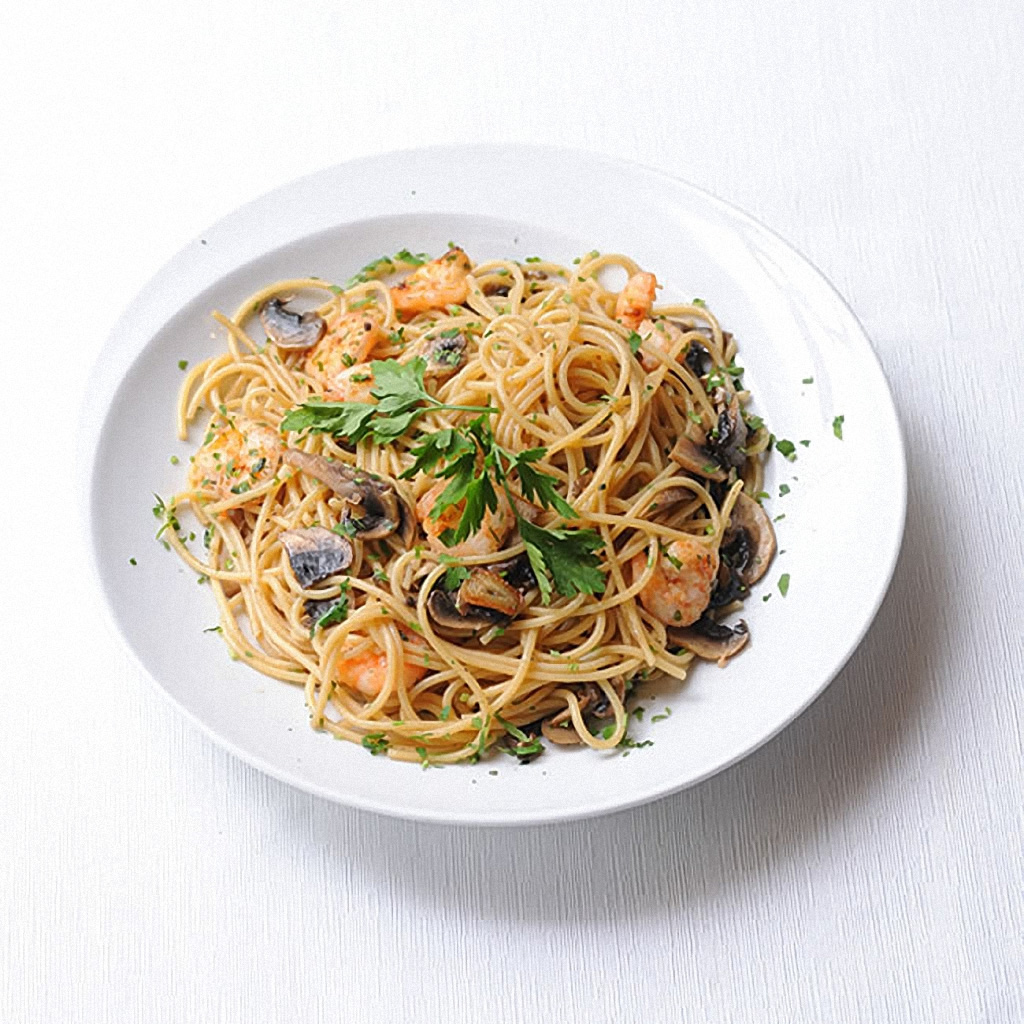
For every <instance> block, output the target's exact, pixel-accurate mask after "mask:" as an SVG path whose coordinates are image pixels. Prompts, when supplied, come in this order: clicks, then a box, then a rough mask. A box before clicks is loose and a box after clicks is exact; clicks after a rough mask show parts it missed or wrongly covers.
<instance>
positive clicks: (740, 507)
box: [722, 491, 775, 587]
mask: <svg viewBox="0 0 1024 1024" xmlns="http://www.w3.org/2000/svg"><path fill="white" fill-rule="evenodd" d="M743 535H745V536H746V538H747V540H746V546H747V548H748V551H747V552H746V558H745V559H744V561H743V564H742V566H739V567H737V570H736V571H737V572H738V574H739V577H740V579H741V580H742V581H743V583H745V584H746V585H747V586H748V587H749V586H752V585H753V584H755V583H756V582H757V581H758V580H759V579H760V578H761V577H762V576H763V575H764V574H765V573H766V572H767V571H768V566H769V565H771V561H772V559H773V558H774V557H775V527H773V526H772V521H771V520H770V519H769V518H768V514H767V513H766V512H765V510H764V509H763V508H761V506H760V505H759V504H758V503H757V502H756V501H755V500H754V499H753V498H751V497H750V496H749V495H748V494H745V493H744V492H743V491H740V493H739V495H738V496H737V498H736V504H735V505H734V506H733V509H732V515H731V516H730V517H729V528H728V529H727V530H726V531H725V536H724V537H723V538H722V543H723V547H726V546H728V545H730V544H733V543H735V542H736V540H737V539H740V538H742V537H743Z"/></svg>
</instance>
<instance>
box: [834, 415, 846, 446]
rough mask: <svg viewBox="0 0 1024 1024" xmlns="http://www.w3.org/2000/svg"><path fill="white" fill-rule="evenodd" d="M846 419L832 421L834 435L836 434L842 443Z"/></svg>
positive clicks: (841, 417)
mask: <svg viewBox="0 0 1024 1024" xmlns="http://www.w3.org/2000/svg"><path fill="white" fill-rule="evenodd" d="M845 419H846V417H845V416H837V417H836V418H835V419H834V420H833V421H832V433H833V434H835V435H836V437H838V438H839V440H840V441H842V439H843V420H845Z"/></svg>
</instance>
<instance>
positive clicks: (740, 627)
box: [665, 615, 750, 666]
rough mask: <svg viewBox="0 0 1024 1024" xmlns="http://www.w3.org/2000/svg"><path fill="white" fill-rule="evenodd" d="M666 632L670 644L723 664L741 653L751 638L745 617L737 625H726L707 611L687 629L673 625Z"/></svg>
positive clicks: (720, 664)
mask: <svg viewBox="0 0 1024 1024" xmlns="http://www.w3.org/2000/svg"><path fill="white" fill-rule="evenodd" d="M665 632H666V634H667V636H668V640H669V643H670V644H674V645H676V646H678V647H685V648H686V649H687V650H688V651H689V652H690V653H691V654H695V655H696V656H697V657H698V658H703V659H704V660H706V661H717V662H718V664H719V666H724V665H725V663H726V662H727V661H728V660H729V659H730V658H731V657H732V656H733V655H734V654H737V653H739V651H741V650H742V649H743V647H744V646H746V643H747V641H748V640H749V639H750V630H748V629H747V624H746V623H745V622H744V621H743V620H742V619H740V621H739V622H737V623H736V625H735V626H726V625H725V624H724V623H721V622H715V620H714V619H711V618H709V617H708V616H706V615H704V616H701V618H699V619H698V620H697V621H696V622H695V623H694V624H693V625H692V626H687V627H686V628H685V629H679V628H676V627H670V628H669V629H667V630H666V631H665Z"/></svg>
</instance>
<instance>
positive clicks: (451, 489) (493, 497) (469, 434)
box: [402, 416, 605, 604]
mask: <svg viewBox="0 0 1024 1024" xmlns="http://www.w3.org/2000/svg"><path fill="white" fill-rule="evenodd" d="M546 454H547V449H546V448H529V449H527V450H526V451H523V452H518V453H515V454H513V453H512V452H509V451H507V450H506V449H504V448H502V447H501V445H499V444H498V443H497V441H496V440H495V439H494V434H493V432H492V431H491V428H490V425H489V424H488V423H487V422H486V420H485V418H484V417H483V416H478V417H477V418H476V419H474V420H471V421H470V422H469V423H468V424H467V425H466V427H465V428H462V429H458V428H451V427H449V428H446V429H444V430H439V431H436V432H435V433H433V434H428V435H427V436H426V437H423V438H421V440H420V443H419V445H418V446H417V447H415V448H413V449H412V455H413V456H414V457H415V461H414V462H413V464H412V465H411V466H410V467H409V468H408V469H407V470H405V472H404V473H402V477H403V478H405V479H408V478H410V477H413V476H415V475H416V474H417V473H430V474H432V475H434V476H438V477H440V478H442V479H446V480H447V481H448V485H447V486H446V487H445V489H444V490H443V491H442V492H441V493H440V495H438V498H437V500H436V501H435V502H434V507H433V509H432V510H431V512H430V518H431V519H434V520H437V519H439V518H440V517H441V515H442V514H443V513H444V512H445V511H446V510H447V509H449V508H451V507H452V506H453V505H458V504H460V503H461V502H465V505H464V506H463V510H462V516H461V518H460V519H459V523H458V525H457V526H456V527H455V528H454V529H447V530H444V531H442V533H441V535H440V537H441V540H442V541H443V542H444V543H445V544H447V545H448V546H449V547H451V546H453V545H455V544H458V543H460V542H461V541H464V540H465V539H466V538H467V537H469V536H471V535H472V534H474V533H476V531H477V530H479V529H480V527H481V525H482V523H483V518H484V514H485V512H486V511H487V510H488V509H490V511H492V512H495V511H497V508H498V491H497V488H499V487H500V488H501V489H502V490H504V491H505V495H506V497H507V498H508V501H509V504H510V505H511V506H512V509H513V512H514V514H515V517H516V523H517V525H518V528H519V536H520V537H521V538H522V540H523V544H524V546H525V548H526V556H527V558H529V560H530V567H531V568H532V569H533V574H534V576H536V578H537V586H538V587H539V588H540V592H541V598H542V600H543V601H544V603H545V604H547V603H548V602H549V601H550V599H551V592H552V583H553V584H554V589H555V590H557V591H558V593H560V594H562V595H563V596H565V597H574V596H575V595H576V594H580V593H583V594H600V593H603V591H604V586H605V577H604V573H603V572H602V570H601V561H600V559H599V558H598V557H597V555H596V554H595V552H597V551H599V550H600V549H601V548H602V547H604V541H603V539H602V538H601V535H600V534H599V533H598V532H597V531H596V530H590V529H561V528H558V529H552V528H548V527H543V526H537V525H536V524H535V523H531V522H530V521H529V520H527V519H525V518H524V517H523V516H521V515H520V514H519V512H518V510H517V509H516V506H515V501H514V500H513V495H512V491H511V488H510V486H509V478H510V476H511V474H512V473H513V472H515V473H517V474H518V476H519V484H520V487H521V489H522V491H523V496H524V497H526V498H527V499H529V500H536V501H537V502H538V503H539V504H540V505H541V506H543V507H544V508H547V509H553V510H554V511H556V512H557V513H558V514H559V515H561V516H563V517H564V518H565V519H576V518H578V517H577V515H576V511H575V509H574V508H573V507H572V505H570V504H569V503H568V502H567V501H566V500H565V499H564V498H563V497H562V496H561V495H560V494H559V493H558V491H557V490H555V486H556V484H557V482H558V481H557V480H556V479H555V478H554V477H552V476H550V475H549V474H547V473H544V472H542V471H541V470H539V469H537V468H536V465H535V463H537V462H538V461H539V460H540V459H542V458H544V456H545V455H546ZM441 463H444V465H443V467H442V468H440V469H439V468H438V467H439V466H440V465H441Z"/></svg>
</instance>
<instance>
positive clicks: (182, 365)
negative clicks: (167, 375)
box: [178, 359, 188, 370]
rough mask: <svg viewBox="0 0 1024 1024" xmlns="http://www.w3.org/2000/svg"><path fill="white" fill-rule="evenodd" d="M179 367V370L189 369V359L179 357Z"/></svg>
mask: <svg viewBox="0 0 1024 1024" xmlns="http://www.w3.org/2000/svg"><path fill="white" fill-rule="evenodd" d="M178 369H179V370H187V369H188V360H187V359H179V360H178Z"/></svg>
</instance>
